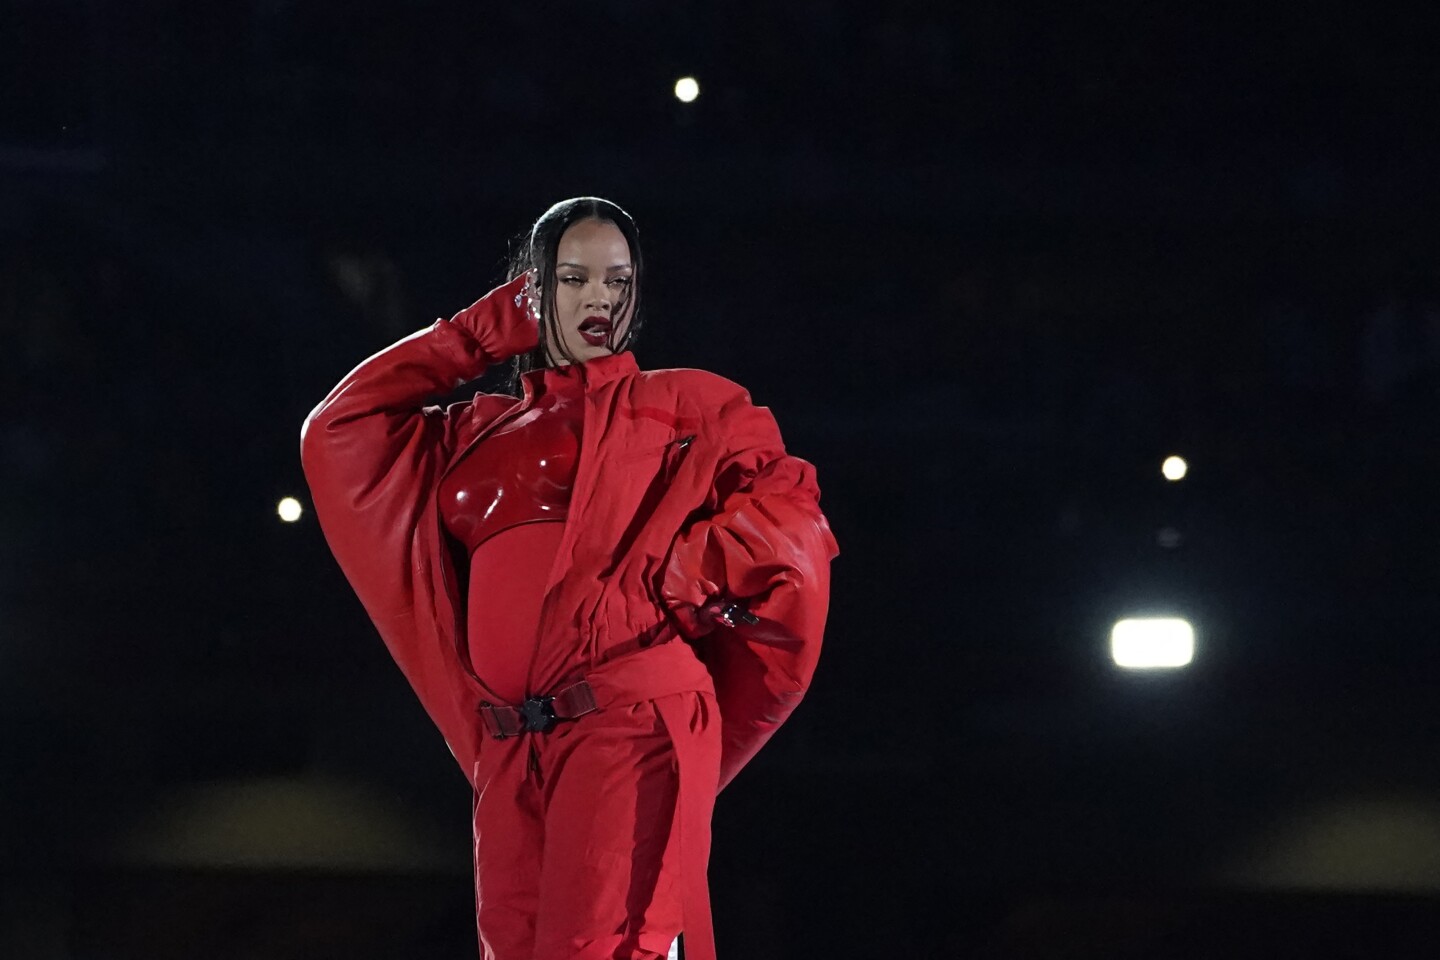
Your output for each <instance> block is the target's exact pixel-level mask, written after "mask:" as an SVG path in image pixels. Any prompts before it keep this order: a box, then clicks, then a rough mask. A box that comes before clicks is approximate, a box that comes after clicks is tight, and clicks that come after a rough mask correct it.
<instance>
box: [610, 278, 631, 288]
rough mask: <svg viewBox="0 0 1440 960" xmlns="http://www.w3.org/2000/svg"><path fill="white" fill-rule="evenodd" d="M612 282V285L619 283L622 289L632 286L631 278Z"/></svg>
mask: <svg viewBox="0 0 1440 960" xmlns="http://www.w3.org/2000/svg"><path fill="white" fill-rule="evenodd" d="M610 282H611V283H618V284H620V286H622V287H628V286H630V278H629V277H616V278H615V279H614V280H611V281H610Z"/></svg>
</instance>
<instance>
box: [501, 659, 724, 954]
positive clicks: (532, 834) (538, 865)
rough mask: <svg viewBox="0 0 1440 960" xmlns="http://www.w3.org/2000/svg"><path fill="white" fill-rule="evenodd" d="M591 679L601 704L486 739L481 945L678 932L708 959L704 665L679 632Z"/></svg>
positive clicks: (656, 948) (713, 719) (708, 711)
mask: <svg viewBox="0 0 1440 960" xmlns="http://www.w3.org/2000/svg"><path fill="white" fill-rule="evenodd" d="M586 679H588V680H589V681H590V683H591V686H592V687H594V688H595V694H596V701H597V703H598V704H599V705H600V709H598V710H596V711H595V712H593V713H588V714H586V715H585V716H582V717H580V718H578V719H576V720H567V721H561V722H559V723H557V724H556V725H555V727H554V728H553V729H552V730H550V731H549V732H547V733H542V734H534V733H526V734H522V735H520V736H517V737H512V738H509V739H505V740H494V739H487V740H486V741H485V742H484V744H483V746H482V747H481V753H480V761H479V763H478V765H477V770H476V774H477V777H476V783H477V784H478V785H479V789H478V790H477V793H476V797H475V889H476V901H477V905H478V909H477V915H478V924H479V929H480V944H481V954H482V956H483V957H484V958H485V960H653V958H662V960H663V958H664V957H665V956H666V953H667V952H668V950H669V948H670V944H671V943H672V942H673V941H674V939H675V936H676V934H678V933H680V932H681V931H682V930H684V931H685V932H686V949H687V953H688V954H689V956H690V957H691V958H692V960H703V958H706V957H710V956H713V939H712V935H711V931H710V916H709V898H708V894H707V893H706V888H705V868H706V864H707V862H708V860H709V853H710V814H711V811H712V810H713V809H714V802H715V790H716V784H717V782H718V778H719V768H720V716H719V713H718V711H717V709H716V706H715V697H714V693H713V688H712V687H711V686H710V679H709V674H708V673H706V672H705V668H704V667H703V665H701V664H700V662H699V660H697V659H696V658H695V654H694V652H693V651H692V650H690V648H689V647H688V646H686V645H685V644H684V643H681V642H678V641H677V642H674V643H667V644H663V645H661V646H659V647H653V648H651V649H649V650H645V651H641V652H639V653H635V654H630V655H627V656H625V657H623V658H620V659H617V660H614V661H611V662H610V663H607V664H604V665H602V666H601V667H599V668H598V669H597V670H596V671H594V672H592V673H591V674H589V675H587V678H586ZM647 693H648V696H647Z"/></svg>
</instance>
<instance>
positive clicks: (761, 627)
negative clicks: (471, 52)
mask: <svg viewBox="0 0 1440 960" xmlns="http://www.w3.org/2000/svg"><path fill="white" fill-rule="evenodd" d="M523 283H524V279H523V278H516V279H515V280H514V281H511V282H510V283H508V284H505V285H503V286H501V287H498V288H496V290H494V291H491V293H490V294H487V295H486V297H484V298H482V299H481V300H479V301H477V302H476V303H475V304H473V305H472V306H471V307H469V308H467V309H466V310H463V311H461V312H460V313H458V314H456V315H455V317H453V318H452V319H451V320H448V321H446V320H440V321H437V322H436V323H435V324H434V325H433V326H431V327H429V328H428V329H426V330H423V331H421V332H419V333H416V334H414V335H413V336H410V337H407V338H405V339H404V340H401V341H400V342H399V343H396V344H394V345H393V346H391V347H389V348H388V349H386V350H383V351H381V352H380V353H378V354H376V355H375V356H373V357H371V358H370V359H368V360H366V361H365V362H364V363H362V364H361V365H360V366H359V367H357V368H356V369H355V370H353V371H352V372H351V373H350V374H349V375H348V376H346V377H345V378H344V379H343V380H342V381H341V382H340V384H339V385H338V386H337V387H336V388H335V389H334V390H332V391H331V392H330V394H329V396H327V397H326V398H325V400H324V401H323V402H322V403H321V404H320V405H319V406H318V407H316V409H315V410H314V411H313V412H312V413H311V414H310V416H309V418H308V419H307V420H306V423H305V427H304V429H303V431H302V437H301V458H302V462H303V464H304V468H305V475H306V478H307V480H308V482H309V484H310V488H311V492H312V495H313V499H314V505H315V512H316V515H317V517H318V518H319V521H320V525H321V528H322V529H323V531H324V533H325V536H326V539H327V540H328V541H329V543H330V547H331V550H332V552H333V553H334V555H335V557H336V560H337V561H338V562H339V564H340V567H341V569H342V570H343V571H344V572H345V575H346V577H347V578H348V579H349V581H350V583H351V585H352V586H353V587H354V589H355V592H356V594H357V595H358V596H359V598H360V600H361V602H362V603H363V604H364V606H365V609H366V611H367V612H368V613H369V615H370V618H371V620H372V621H373V622H374V623H375V626H376V628H377V629H378V631H379V632H380V635H381V637H382V638H383V639H384V641H385V643H386V645H387V646H388V647H389V650H390V652H391V655H392V656H393V657H394V658H395V661H396V663H397V664H398V665H399V666H400V668H401V669H402V670H403V671H404V673H405V675H406V677H407V679H408V680H409V682H410V684H411V686H412V687H413V688H414V690H415V692H416V694H417V696H418V697H419V698H420V700H421V702H422V703H423V704H424V706H425V709H426V710H427V712H428V713H429V714H430V716H431V718H432V719H433V720H434V722H435V724H436V726H437V727H438V728H439V729H440V731H441V733H442V734H443V735H444V737H445V740H446V742H447V743H448V744H449V746H450V749H451V751H452V752H453V753H454V755H455V757H456V759H457V761H459V763H460V766H461V769H462V770H464V771H465V773H466V776H467V777H468V778H470V780H471V783H472V786H475V787H476V789H477V790H479V789H480V788H481V786H482V784H481V783H478V782H477V779H478V773H477V772H478V771H479V770H480V769H481V768H482V767H483V766H484V760H485V756H486V754H487V753H493V752H494V751H495V750H498V749H505V750H509V749H513V747H514V744H515V743H516V742H523V741H526V740H534V739H536V738H534V737H533V736H531V735H527V736H526V737H522V738H517V740H516V741H508V740H507V741H495V740H491V739H489V738H488V737H487V736H486V735H485V730H484V724H483V723H482V721H481V718H480V715H479V704H480V702H481V701H489V702H491V703H501V704H504V703H506V700H505V698H503V697H499V696H497V695H496V694H495V692H494V691H493V690H492V689H490V688H489V687H488V686H487V685H486V683H485V680H484V676H483V672H477V670H476V669H475V666H476V665H472V664H471V663H470V662H469V661H470V658H469V656H468V652H469V651H468V645H467V642H466V636H465V629H464V626H463V624H462V622H461V619H462V618H461V616H460V614H461V612H462V610H463V604H462V602H461V599H460V598H461V591H464V590H465V589H466V587H467V586H468V585H467V584H466V583H464V582H463V581H461V580H460V579H459V575H458V571H457V570H456V569H455V568H454V564H453V558H452V556H451V554H450V551H449V549H448V548H447V546H446V542H445V534H444V533H443V530H442V523H443V521H442V519H441V515H440V502H439V500H440V489H441V479H442V477H443V476H444V474H445V472H446V470H447V469H448V468H449V467H450V466H451V465H452V464H454V463H456V462H457V461H458V460H459V459H460V458H462V457H463V456H465V454H466V453H467V451H470V450H471V448H473V447H476V445H477V444H482V443H483V442H484V441H485V438H486V437H487V436H490V435H491V434H493V433H494V432H495V431H497V430H498V429H501V428H502V427H503V426H504V425H505V424H506V423H509V422H511V421H513V420H514V419H516V418H517V417H520V416H523V415H524V414H525V412H526V411H528V410H530V409H532V407H533V406H534V404H535V402H536V390H535V385H534V383H533V377H532V376H530V375H527V377H526V378H522V384H523V387H524V396H522V397H521V398H520V399H518V400H516V399H515V398H513V397H507V396H497V395H488V394H476V395H475V397H474V398H473V399H471V400H469V401H467V402H464V403H460V404H455V405H452V406H451V407H449V408H448V409H440V408H438V407H434V406H426V404H427V402H429V401H430V399H431V398H433V397H435V396H437V395H441V394H444V393H448V392H449V391H450V390H452V389H453V388H454V387H455V386H456V385H457V384H459V383H463V382H467V381H470V380H473V379H475V378H477V377H479V376H480V375H481V374H482V373H483V372H484V370H485V369H486V367H487V366H488V365H490V364H493V363H497V362H500V361H502V360H504V359H505V358H506V357H508V356H511V355H513V354H515V353H518V352H520V351H523V350H527V349H530V348H532V347H533V346H534V344H535V342H536V339H537V334H536V330H535V325H534V321H533V320H532V319H531V318H530V317H529V315H528V311H527V310H526V309H525V308H524V304H523V297H522V296H521V289H522V287H523ZM574 373H575V374H577V375H578V377H579V380H580V382H581V390H582V396H581V401H580V406H581V431H580V449H579V457H578V461H577V467H576V473H575V478H574V486H573V488H572V490H571V497H570V506H569V512H568V516H567V517H566V520H565V522H564V524H563V534H562V536H561V540H560V545H559V548H558V550H557V551H556V553H555V557H554V562H553V564H552V566H551V570H550V573H549V576H548V577H547V578H546V582H545V584H544V587H543V590H544V601H543V604H542V606H541V609H540V618H539V623H538V624H537V625H536V630H537V638H538V640H537V645H536V648H535V649H536V656H535V659H534V662H533V663H532V665H531V669H530V671H529V681H530V682H529V684H528V686H529V689H530V690H540V691H544V690H553V689H556V688H557V687H559V686H560V685H561V684H562V683H564V682H567V681H571V682H573V680H574V679H576V678H577V677H578V676H587V679H589V680H590V682H591V684H592V686H593V687H594V688H595V692H596V695H597V701H598V702H599V703H600V709H599V710H598V711H596V712H595V713H592V714H588V715H587V716H586V717H584V718H582V719H581V720H580V721H577V725H581V724H585V723H587V722H588V721H591V720H592V718H596V717H600V716H602V715H603V714H604V713H605V711H606V710H607V706H606V703H607V702H615V701H614V698H612V699H611V700H610V701H607V698H606V697H605V695H604V692H603V689H602V688H603V686H604V683H605V681H604V680H603V679H601V680H600V681H599V682H597V679H596V675H597V674H601V673H602V671H603V669H604V668H606V667H608V666H609V664H612V663H617V664H618V663H620V662H622V661H625V660H628V659H629V658H630V657H631V656H632V655H634V652H635V651H637V650H646V648H651V647H666V648H673V649H672V650H670V651H667V653H666V656H670V655H673V654H674V653H676V652H679V651H681V650H683V651H684V652H685V653H686V655H687V656H690V658H691V662H692V663H693V662H694V654H693V653H692V652H691V651H690V650H689V649H688V648H685V647H682V646H679V645H675V644H674V638H675V637H676V636H677V634H678V633H680V632H681V631H682V630H684V631H687V632H688V633H689V634H690V635H691V636H692V637H694V638H695V639H696V649H697V650H698V652H699V653H700V654H701V655H702V656H703V659H704V665H705V666H706V667H707V668H708V672H709V674H710V676H711V677H713V685H714V690H715V696H716V699H717V702H718V704H719V710H720V715H721V733H722V739H723V747H722V752H721V756H720V760H719V779H718V783H716V784H714V785H712V786H708V787H706V788H705V789H706V792H707V793H708V796H709V797H710V798H713V795H714V793H713V791H714V790H716V789H718V788H719V787H720V786H723V785H724V784H726V783H728V782H729V781H730V780H731V779H733V777H734V776H735V774H736V773H737V772H738V771H739V770H740V768H742V767H743V766H744V765H745V763H746V762H748V760H749V759H750V758H751V757H752V756H753V755H754V754H755V752H756V751H757V750H759V748H760V747H761V746H762V745H763V744H764V743H765V741H766V740H768V739H769V737H770V736H771V735H773V734H774V732H775V730H776V729H777V728H778V727H779V726H780V724H781V723H783V722H784V720H785V719H786V718H787V717H788V716H789V715H790V713H791V712H792V711H793V710H794V708H795V706H796V705H797V704H798V702H799V701H800V698H801V697H802V696H803V695H804V693H805V691H806V689H807V688H808V686H809V684H810V681H811V678H812V676H813V674H814V670H815V666H816V662H817V659H818V657H819V652H820V645H821V639H822V635H823V631H824V625H825V617H826V612H827V606H828V600H829V561H830V560H831V559H832V558H833V557H834V556H835V555H836V553H837V548H836V544H835V539H834V537H833V536H832V535H831V533H830V530H829V527H828V525H827V524H826V521H825V518H824V516H823V515H822V514H821V512H820V509H819V506H818V498H819V490H818V487H817V486H816V482H815V474H814V470H813V468H812V467H811V466H810V464H808V463H806V462H805V461H803V460H800V459H798V458H796V457H793V456H790V455H789V454H788V453H787V452H786V450H785V447H784V444H783V443H782V441H781V438H780V433H779V431H778V429H777V428H776V425H775V421H774V419H773V418H772V417H771V415H770V413H769V411H768V410H766V409H765V408H763V407H756V406H754V405H753V404H752V403H751V401H750V397H749V395H748V394H747V393H746V392H745V391H744V390H743V389H742V388H741V387H739V386H738V385H736V384H734V383H732V382H730V381H728V380H726V379H724V378H723V377H719V376H716V375H714V374H711V373H706V372H704V371H700V370H655V371H645V372H641V371H640V370H639V369H638V368H637V367H636V364H635V360H634V357H633V356H632V355H631V354H629V353H621V354H618V355H613V356H603V357H599V358H597V359H594V360H590V361H588V362H586V363H584V364H579V365H577V366H576V369H575V371H574ZM481 586H483V585H481ZM481 586H477V590H476V591H473V592H471V596H472V597H474V598H475V599H474V600H472V602H484V601H483V589H481ZM717 596H723V597H724V598H726V599H730V600H738V601H739V602H740V603H742V605H744V606H745V607H747V608H748V609H749V610H751V611H752V612H753V613H755V614H756V615H757V616H758V617H759V618H760V620H759V622H758V623H756V624H755V625H753V626H742V627H739V628H737V629H730V628H725V627H721V628H713V629H712V626H713V625H712V624H708V623H706V622H705V621H706V618H705V617H704V616H703V615H702V614H701V613H700V612H699V611H700V610H701V608H703V607H704V606H705V605H706V604H707V603H708V602H711V601H713V600H714V599H715V598H716V597H717ZM492 602H494V603H504V602H505V597H504V596H503V595H495V596H493V600H492ZM707 631H708V632H707ZM647 652H648V651H647ZM656 662H658V661H656ZM687 682H688V681H687ZM626 684H627V686H626V695H627V696H632V695H633V696H635V697H636V701H632V702H639V701H645V702H649V701H650V700H653V699H654V698H657V697H663V696H664V695H665V693H666V692H674V691H667V687H668V686H670V685H673V683H672V679H671V678H669V677H667V675H666V674H665V672H664V671H639V672H637V673H635V674H634V676H632V677H630V678H629V679H628V680H627V681H626ZM687 689H691V690H693V685H691V686H690V687H688V688H687ZM657 702H658V701H657ZM510 705H512V706H513V705H514V704H513V703H512V704H510ZM674 719H675V722H678V718H674ZM597 722H598V721H597ZM507 769H510V767H507ZM682 770H683V766H682ZM707 779H708V778H707ZM492 786H493V785H492ZM694 793H695V790H694V784H691V789H690V790H689V791H688V796H690V797H692V798H693V796H694ZM696 803H697V802H696V801H694V800H693V799H691V801H690V804H692V805H690V806H688V807H687V809H689V810H690V811H691V817H690V819H692V820H693V819H694V811H697V810H700V809H701V807H700V806H698V805H694V804H696ZM708 803H709V800H708V799H707V801H706V804H707V805H706V806H705V807H704V809H706V810H708ZM692 826H693V824H692ZM696 829H698V827H696ZM706 843H707V846H708V834H707V838H706ZM479 855H480V854H479V853H477V856H479ZM697 882H698V883H701V884H703V876H702V877H700V878H699V880H698V881H697V880H696V879H695V878H694V877H687V878H686V883H687V884H688V883H697ZM706 953H708V951H707V950H704V949H703V948H702V945H701V944H700V943H692V944H691V956H692V957H701V956H703V955H705V954H706Z"/></svg>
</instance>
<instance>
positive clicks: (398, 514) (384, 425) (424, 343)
mask: <svg viewBox="0 0 1440 960" xmlns="http://www.w3.org/2000/svg"><path fill="white" fill-rule="evenodd" d="M524 282H525V278H524V277H517V278H516V279H514V280H512V281H510V282H509V283H507V284H504V285H502V286H500V287H497V288H496V289H494V290H492V291H490V293H488V294H486V295H485V296H484V297H482V298H481V299H480V300H478V301H476V302H475V303H474V304H472V305H471V306H470V307H468V308H466V309H465V310H462V311H461V312H460V313H458V314H456V315H455V316H454V317H453V318H451V319H450V320H437V321H436V322H435V323H434V324H433V325H431V326H430V327H428V328H426V329H424V330H421V331H419V332H417V333H415V334H412V335H411V336H409V337H406V338H405V339H403V340H401V341H399V342H398V343H395V344H393V345H392V346H390V347H387V348H386V349H384V350H382V351H380V352H379V353H377V354H375V355H374V356H372V357H370V358H369V359H368V360H366V361H365V362H363V363H361V364H360V365H359V366H358V367H356V368H355V369H354V370H352V371H351V372H350V373H349V374H348V375H347V376H346V377H345V378H344V379H343V380H341V381H340V383H339V384H338V385H337V386H336V387H335V388H334V389H333V390H331V391H330V394H329V395H328V396H327V397H326V398H325V399H324V400H323V401H322V402H321V403H320V405H319V406H317V407H316V408H315V409H314V411H312V412H311V414H310V416H309V417H308V418H306V420H305V424H304V426H303V428H302V430H301V437H300V457H301V463H302V465H303V467H304V471H305V479H306V481H307V482H308V484H309V486H310V492H311V496H312V499H313V502H314V505H315V513H316V516H317V517H318V518H319V521H320V527H321V529H322V530H323V531H324V533H325V538H326V540H327V541H328V543H329V545H330V549H331V551H332V552H333V553H334V555H335V559H336V561H337V562H338V563H339V564H340V567H341V569H342V570H343V571H344V573H345V576H346V578H347V579H348V580H349V581H350V584H351V586H352V587H354V589H355V592H356V594H357V595H358V596H359V598H360V601H361V603H362V604H363V605H364V606H365V610H366V612H367V613H369V615H370V618H371V619H372V620H373V621H374V622H375V625H376V627H377V629H378V630H379V632H380V635H381V637H382V638H383V639H384V640H385V643H386V645H387V646H388V647H389V648H390V652H391V655H392V656H393V657H394V658H395V661H396V662H397V663H398V664H399V666H400V668H401V670H402V671H404V673H405V675H406V677H407V678H408V679H409V680H410V682H411V684H412V686H414V687H415V689H416V692H417V693H419V695H420V698H421V700H422V701H423V702H424V703H425V707H426V709H427V710H428V711H429V712H430V714H431V716H432V718H433V719H434V720H435V721H436V722H437V724H438V725H440V727H441V730H442V732H444V733H445V734H446V736H447V739H448V738H449V737H450V735H451V731H449V730H447V727H449V726H451V723H450V721H451V720H452V719H453V718H452V717H450V714H451V713H453V712H454V711H455V709H456V708H455V707H454V706H453V705H452V704H450V703H449V702H448V698H447V697H445V696H444V695H443V694H442V693H441V691H444V690H446V689H448V688H449V685H450V684H451V683H453V679H454V678H453V677H451V676H448V675H447V674H449V673H453V671H452V670H451V669H450V665H449V664H448V663H446V662H444V660H443V657H442V653H441V651H438V650H436V649H433V645H431V646H428V647H427V646H426V645H425V644H423V643H421V642H419V638H420V637H423V636H427V635H433V633H434V631H433V630H429V631H426V630H417V629H416V627H415V622H416V619H417V618H422V617H425V616H432V617H433V609H432V608H431V606H430V604H424V603H422V604H418V605H417V599H418V598H417V597H416V591H417V587H416V584H417V582H419V580H418V579H417V578H418V577H419V575H420V574H421V572H422V568H424V567H425V566H426V565H428V564H429V563H430V562H431V561H430V558H428V557H425V556H417V553H423V551H421V549H420V545H421V544H422V543H424V542H425V538H424V537H423V536H420V535H417V530H418V524H419V522H420V518H421V513H422V510H423V509H424V507H425V504H426V503H427V501H428V496H429V493H430V491H431V489H432V488H433V486H434V484H435V483H436V481H437V480H438V474H439V472H440V471H441V470H442V469H443V468H444V466H445V464H446V463H447V462H448V461H449V457H450V455H451V452H452V449H453V447H454V443H455V434H456V427H457V425H458V424H457V419H458V418H457V415H456V413H454V412H448V411H445V410H442V409H440V408H439V407H435V406H426V404H427V403H429V402H430V401H431V400H432V399H433V398H435V397H436V396H439V395H443V394H445V393H448V392H450V391H451V390H454V389H455V388H456V387H457V386H459V385H461V384H463V383H466V382H468V381H470V380H474V379H475V378H477V377H479V376H480V375H481V374H482V373H483V372H484V371H485V369H486V367H487V366H489V365H491V364H493V363H496V362H499V361H500V360H503V359H504V358H506V357H509V356H513V355H514V354H516V353H519V352H522V351H524V350H529V349H532V348H533V347H534V346H535V344H536V342H537V340H538V330H537V329H536V326H535V323H534V321H533V320H531V319H530V316H529V314H528V311H527V309H526V304H525V303H524V295H523V293H522V290H523V287H524ZM505 399H506V398H498V397H497V398H491V397H486V396H483V395H481V396H479V397H477V398H476V400H475V403H477V404H483V403H490V404H491V405H492V406H494V405H502V404H504V401H505ZM495 412H497V413H498V412H499V411H498V409H497V410H496V411H495ZM481 413H483V411H479V410H476V411H471V412H467V414H466V416H470V415H480V414H481ZM437 536H438V535H437ZM452 745H453V744H452Z"/></svg>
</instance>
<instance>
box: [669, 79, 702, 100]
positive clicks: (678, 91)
mask: <svg viewBox="0 0 1440 960" xmlns="http://www.w3.org/2000/svg"><path fill="white" fill-rule="evenodd" d="M698 96H700V82H699V81H698V80H696V79H695V78H694V77H681V78H680V79H679V80H676V81H675V99H676V100H679V101H680V102H681V103H694V102H695V98H696V97H698Z"/></svg>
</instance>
